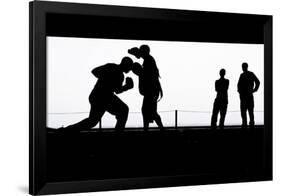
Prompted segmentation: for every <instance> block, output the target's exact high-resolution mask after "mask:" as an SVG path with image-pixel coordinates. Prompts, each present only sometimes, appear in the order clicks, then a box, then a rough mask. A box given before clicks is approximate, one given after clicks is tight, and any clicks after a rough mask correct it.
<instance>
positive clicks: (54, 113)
mask: <svg viewBox="0 0 281 196" xmlns="http://www.w3.org/2000/svg"><path fill="white" fill-rule="evenodd" d="M263 112H264V111H255V113H263ZM158 113H160V114H161V113H162V114H163V113H174V123H173V124H174V127H175V128H176V129H177V128H178V127H179V113H194V114H209V115H208V117H211V114H212V112H211V111H198V110H165V111H158ZM230 113H240V110H232V111H227V115H228V114H230ZM79 114H89V112H52V113H48V115H52V116H53V115H79ZM129 114H141V112H129ZM129 116H130V115H129ZM169 119H170V118H169ZM164 123H165V122H164ZM207 123H208V124H210V122H207ZM164 126H165V125H164ZM172 126H173V125H172ZM98 127H99V129H102V128H104V127H103V126H102V119H101V120H100V121H99V124H98Z"/></svg>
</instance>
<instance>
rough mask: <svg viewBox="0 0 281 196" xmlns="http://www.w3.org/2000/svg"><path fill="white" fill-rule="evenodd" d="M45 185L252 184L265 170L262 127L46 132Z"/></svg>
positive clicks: (53, 130)
mask: <svg viewBox="0 0 281 196" xmlns="http://www.w3.org/2000/svg"><path fill="white" fill-rule="evenodd" d="M47 133H48V134H47V160H48V161H47V164H48V165H47V168H48V171H47V174H48V181H52V182H54V181H70V180H75V181H77V180H89V179H93V180H96V179H106V178H130V177H149V176H159V175H161V176H163V175H165V176H171V175H183V174H184V175H191V176H192V175H218V174H219V175H224V176H228V177H233V178H235V177H237V178H243V177H245V179H249V180H250V179H252V178H253V179H255V177H257V176H258V175H260V173H261V170H262V168H263V158H264V154H263V151H262V149H263V133H264V128H263V126H255V127H254V128H252V129H250V128H248V129H241V127H238V126H230V127H225V129H224V130H220V129H217V130H211V129H210V128H209V127H180V128H178V129H177V130H176V129H175V128H169V129H167V130H166V131H164V132H161V131H159V130H158V129H151V130H150V131H148V132H143V131H142V129H126V130H125V131H124V132H123V133H116V132H114V131H112V130H110V129H106V130H102V131H100V130H89V131H82V132H79V133H66V132H59V131H57V130H55V129H50V128H47Z"/></svg>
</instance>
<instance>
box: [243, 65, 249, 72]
mask: <svg viewBox="0 0 281 196" xmlns="http://www.w3.org/2000/svg"><path fill="white" fill-rule="evenodd" d="M242 70H243V71H244V72H246V71H248V63H242Z"/></svg>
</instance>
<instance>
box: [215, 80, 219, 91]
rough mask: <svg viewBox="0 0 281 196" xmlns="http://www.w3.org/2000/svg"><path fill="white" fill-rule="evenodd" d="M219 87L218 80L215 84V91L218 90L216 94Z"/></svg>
mask: <svg viewBox="0 0 281 196" xmlns="http://www.w3.org/2000/svg"><path fill="white" fill-rule="evenodd" d="M218 86H219V85H218V81H217V80H216V82H215V90H216V92H218V90H219V87H218Z"/></svg>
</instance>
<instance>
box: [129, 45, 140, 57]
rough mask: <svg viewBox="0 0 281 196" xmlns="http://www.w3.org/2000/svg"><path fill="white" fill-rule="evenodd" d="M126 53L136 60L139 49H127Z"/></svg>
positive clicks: (138, 55)
mask: <svg viewBox="0 0 281 196" xmlns="http://www.w3.org/2000/svg"><path fill="white" fill-rule="evenodd" d="M128 53H129V54H131V55H134V56H135V57H136V58H138V59H139V58H140V51H139V48H137V47H134V48H131V49H129V50H128Z"/></svg>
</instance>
